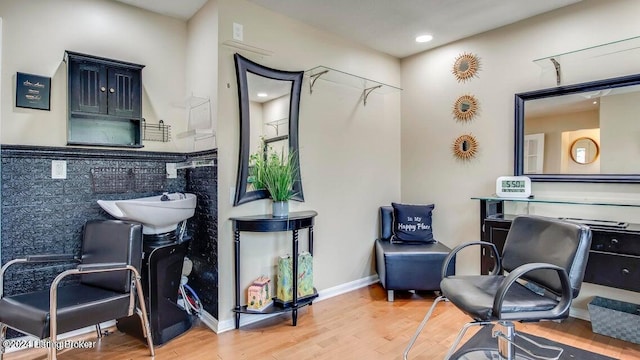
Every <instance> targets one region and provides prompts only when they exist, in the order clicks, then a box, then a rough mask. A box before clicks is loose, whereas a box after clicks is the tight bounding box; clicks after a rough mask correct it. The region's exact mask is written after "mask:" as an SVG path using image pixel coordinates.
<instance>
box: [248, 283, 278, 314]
mask: <svg viewBox="0 0 640 360" xmlns="http://www.w3.org/2000/svg"><path fill="white" fill-rule="evenodd" d="M272 303H273V295H272V290H271V279H269V278H268V277H266V276H261V277H259V278H257V279H255V280H253V283H252V284H251V285H250V286H249V288H248V289H247V309H248V310H255V311H262V310H264V309H266V308H267V307H268V306H269V305H271V304H272Z"/></svg>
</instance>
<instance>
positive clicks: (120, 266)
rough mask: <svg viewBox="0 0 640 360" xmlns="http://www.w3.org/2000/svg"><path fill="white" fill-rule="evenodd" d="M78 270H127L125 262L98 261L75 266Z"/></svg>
mask: <svg viewBox="0 0 640 360" xmlns="http://www.w3.org/2000/svg"><path fill="white" fill-rule="evenodd" d="M76 269H78V271H79V272H82V273H88V272H106V271H117V270H127V264H125V263H98V264H80V265H78V266H77V267H76Z"/></svg>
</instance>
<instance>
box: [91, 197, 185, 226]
mask: <svg viewBox="0 0 640 360" xmlns="http://www.w3.org/2000/svg"><path fill="white" fill-rule="evenodd" d="M98 205H100V207H101V208H103V209H104V211H106V212H108V213H109V214H110V215H111V216H113V217H115V218H117V219H120V220H131V221H137V222H139V223H142V233H143V234H164V233H167V232H170V231H174V230H175V229H176V228H177V227H178V224H179V223H180V222H182V221H183V220H187V219H188V218H190V217H192V216H193V214H194V213H195V209H196V196H195V195H194V194H183V193H171V194H169V193H165V194H163V195H158V196H149V197H143V198H138V199H130V200H113V201H108V200H98Z"/></svg>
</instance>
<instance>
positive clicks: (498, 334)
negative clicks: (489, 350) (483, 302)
mask: <svg viewBox="0 0 640 360" xmlns="http://www.w3.org/2000/svg"><path fill="white" fill-rule="evenodd" d="M492 336H493V337H494V338H498V354H499V355H500V359H505V360H515V359H516V348H518V349H520V350H521V351H523V352H524V353H526V354H527V355H529V356H530V357H531V358H533V359H539V360H558V359H560V356H561V355H562V352H563V351H564V349H562V348H561V347H557V346H551V345H542V344H540V343H538V342H536V341H533V339H530V338H528V337H526V336H524V335H521V334H518V333H517V332H516V331H515V326H514V325H513V322H511V321H499V322H498V323H497V324H496V326H495V327H494V328H493V332H492ZM516 337H519V338H521V339H523V340H525V341H527V342H528V343H529V344H532V345H534V346H536V347H537V348H538V349H544V350H548V351H553V352H555V353H556V355H555V356H542V355H537V354H534V353H533V351H531V350H528V349H526V348H524V347H522V346H520V345H518V344H516V342H515V341H516Z"/></svg>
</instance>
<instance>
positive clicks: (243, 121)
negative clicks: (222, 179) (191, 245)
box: [234, 54, 304, 206]
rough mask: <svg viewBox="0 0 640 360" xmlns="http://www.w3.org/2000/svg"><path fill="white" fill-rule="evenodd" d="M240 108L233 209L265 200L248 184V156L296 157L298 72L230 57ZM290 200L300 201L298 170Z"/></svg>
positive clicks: (295, 159) (249, 180) (300, 78)
mask: <svg viewBox="0 0 640 360" xmlns="http://www.w3.org/2000/svg"><path fill="white" fill-rule="evenodd" d="M234 59H235V64H236V78H237V81H238V100H239V101H238V104H239V107H240V151H239V160H238V175H237V178H236V193H235V199H234V206H237V205H240V204H243V203H246V202H249V201H254V200H259V199H266V198H268V197H269V194H268V192H267V191H266V190H264V189H256V188H254V187H253V185H252V177H251V171H250V169H249V156H250V154H255V153H259V152H261V151H266V149H267V148H271V149H273V150H274V151H275V152H277V153H284V154H288V153H291V154H293V156H292V157H293V161H294V162H295V163H297V164H299V163H300V162H299V156H298V113H299V109H300V93H301V88H302V77H303V74H304V72H302V71H283V70H277V69H272V68H269V67H266V66H263V65H260V64H258V63H255V62H253V61H251V60H249V59H246V58H244V57H243V56H241V55H239V54H235V55H234ZM293 191H294V193H295V195H294V196H293V198H292V199H293V200H298V201H303V200H304V197H303V193H302V182H301V179H300V171H298V173H297V179H296V180H295V181H294V185H293Z"/></svg>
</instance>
